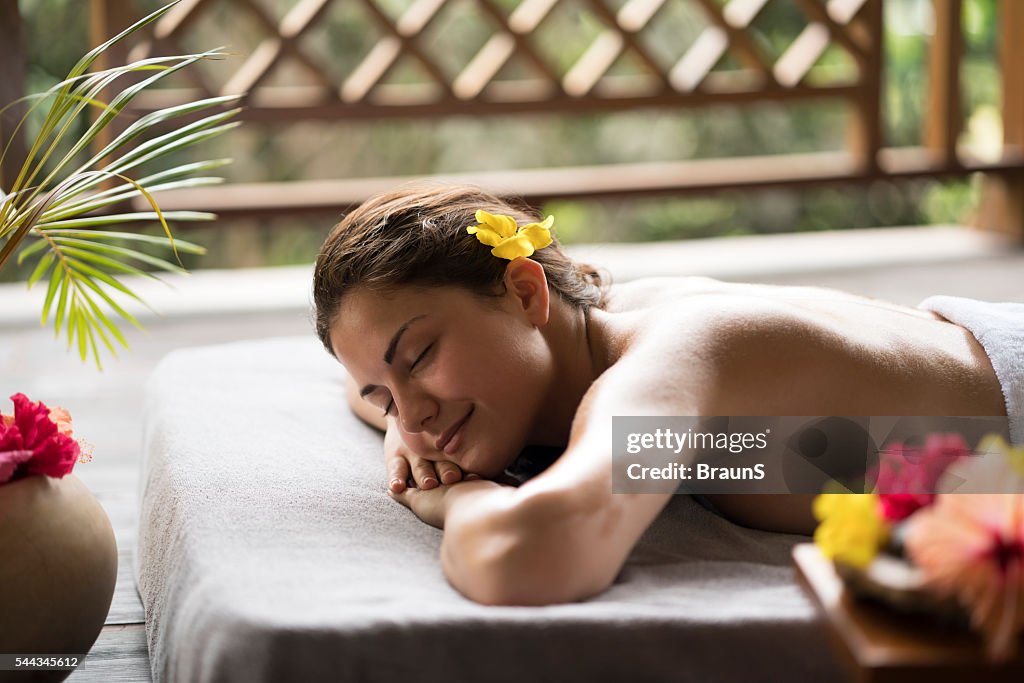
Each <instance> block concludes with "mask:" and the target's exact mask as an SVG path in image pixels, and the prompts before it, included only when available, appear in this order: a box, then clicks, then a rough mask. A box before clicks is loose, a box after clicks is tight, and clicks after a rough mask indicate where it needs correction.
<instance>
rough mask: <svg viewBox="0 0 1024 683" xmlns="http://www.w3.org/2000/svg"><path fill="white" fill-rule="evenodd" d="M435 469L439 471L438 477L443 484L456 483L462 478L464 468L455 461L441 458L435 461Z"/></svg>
mask: <svg viewBox="0 0 1024 683" xmlns="http://www.w3.org/2000/svg"><path fill="white" fill-rule="evenodd" d="M434 470H436V471H437V478H438V481H440V482H441V483H442V484H454V483H455V482H457V481H460V480H461V479H462V470H461V469H459V466H458V465H456V464H455V463H453V462H448V461H447V460H440V461H438V462H435V463H434Z"/></svg>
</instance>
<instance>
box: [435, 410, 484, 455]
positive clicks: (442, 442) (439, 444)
mask: <svg viewBox="0 0 1024 683" xmlns="http://www.w3.org/2000/svg"><path fill="white" fill-rule="evenodd" d="M473 410H474V408H470V409H469V412H468V413H466V416H465V417H463V418H462V419H461V420H459V421H458V422H456V423H455V424H453V425H452V426H451V427H449V428H448V430H447V431H446V432H445V433H444V434H442V435H441V438H439V439H438V440H437V441H436V442H435V443H434V448H436V449H437V450H439V451H441V450H444V447H445V446H447V445H448V442H449V441H451V440H452V437H453V436H455V433H456V432H457V431H459V430H460V429H461V428H462V425H464V424H466V420H468V419H469V416H470V415H472V414H473Z"/></svg>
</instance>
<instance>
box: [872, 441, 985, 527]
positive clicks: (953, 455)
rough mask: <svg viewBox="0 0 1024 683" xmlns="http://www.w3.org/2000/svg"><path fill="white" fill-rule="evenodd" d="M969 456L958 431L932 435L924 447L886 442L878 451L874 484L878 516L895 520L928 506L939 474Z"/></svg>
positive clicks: (891, 520) (933, 495) (904, 517)
mask: <svg viewBox="0 0 1024 683" xmlns="http://www.w3.org/2000/svg"><path fill="white" fill-rule="evenodd" d="M970 455H971V450H970V449H969V448H968V447H967V444H966V443H965V442H964V440H963V438H961V437H960V435H959V434H932V435H930V436H928V437H927V438H926V439H925V443H924V446H909V445H904V444H903V443H898V442H897V443H892V444H889V446H888V447H886V448H885V449H884V450H883V451H882V453H881V456H882V457H881V462H880V463H879V468H878V479H877V487H876V490H877V491H878V502H879V505H880V506H881V509H882V516H883V517H884V518H885V519H887V520H889V521H890V522H898V521H899V520H901V519H906V518H907V517H909V516H910V515H912V514H913V513H914V512H916V511H917V510H919V509H920V508H923V507H926V506H928V505H931V504H932V501H934V500H935V493H936V491H935V488H936V486H937V485H938V481H939V477H941V476H942V473H943V472H945V471H946V469H947V468H948V467H949V466H950V465H952V464H953V463H954V462H955V461H956V459H957V458H961V457H968V456H970Z"/></svg>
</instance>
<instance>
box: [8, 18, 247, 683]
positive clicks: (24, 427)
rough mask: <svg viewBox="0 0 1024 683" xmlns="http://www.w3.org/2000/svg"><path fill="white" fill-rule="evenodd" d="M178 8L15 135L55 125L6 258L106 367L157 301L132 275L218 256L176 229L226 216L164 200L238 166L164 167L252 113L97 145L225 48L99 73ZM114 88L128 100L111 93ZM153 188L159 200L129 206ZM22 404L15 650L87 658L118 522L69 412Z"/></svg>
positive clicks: (38, 153) (34, 163) (31, 157)
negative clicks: (147, 302)
mask: <svg viewBox="0 0 1024 683" xmlns="http://www.w3.org/2000/svg"><path fill="white" fill-rule="evenodd" d="M175 4H176V2H172V3H170V4H169V5H167V6H165V7H163V8H161V9H159V10H157V11H156V12H153V13H152V14H150V15H149V16H147V17H145V18H144V19H142V20H140V21H138V22H137V23H135V24H134V25H132V26H130V27H128V28H127V29H125V30H124V31H123V32H121V33H120V34H119V35H117V36H115V37H113V38H111V39H110V40H108V41H107V42H105V43H103V44H102V45H99V46H98V47H96V48H94V49H93V50H91V51H89V52H88V53H87V54H86V55H85V56H84V57H82V58H81V59H80V60H79V61H78V63H77V64H75V66H74V67H73V68H72V69H71V71H70V72H69V73H68V75H67V77H66V78H65V79H64V80H62V81H61V82H60V83H57V84H56V85H54V86H53V87H51V88H50V89H48V90H47V91H45V92H43V93H39V94H37V95H31V96H28V97H26V98H22V100H19V103H21V102H24V103H25V106H26V108H27V109H28V111H27V113H26V114H25V116H24V117H23V118H22V119H21V123H20V124H19V125H18V127H17V128H16V129H15V130H14V131H12V134H18V132H19V130H20V129H21V128H22V127H24V124H26V121H37V120H41V124H40V125H39V129H38V131H37V132H36V133H35V135H34V139H32V140H31V142H30V144H28V145H27V154H26V155H25V159H24V163H23V164H22V166H21V169H20V172H18V173H17V174H16V177H15V178H14V179H13V183H12V184H11V185H10V186H9V187H4V188H0V268H3V267H4V266H5V265H9V264H11V263H15V262H16V263H19V264H26V263H27V264H28V265H27V266H26V270H29V269H30V273H31V274H30V275H29V276H28V285H29V287H32V286H34V285H37V284H40V285H43V286H45V288H46V293H45V297H44V300H43V305H42V314H41V323H42V324H43V325H46V324H48V323H49V322H50V321H52V325H53V329H54V332H55V334H56V335H61V334H62V333H63V334H65V335H66V337H67V341H68V347H69V348H71V347H76V348H77V352H78V354H79V355H80V357H81V358H82V360H83V361H84V360H86V359H88V358H89V357H92V359H93V361H94V362H95V363H96V365H97V367H100V365H101V360H100V356H101V348H105V349H106V350H107V351H109V352H110V353H112V354H114V355H116V348H117V346H123V347H127V342H126V341H125V338H124V335H123V334H122V332H121V330H120V327H119V322H127V323H129V324H132V325H135V326H139V322H138V320H137V319H136V318H135V317H134V316H133V315H132V314H131V313H130V312H129V311H128V310H127V309H126V308H125V304H126V302H127V301H128V300H129V299H135V300H138V301H141V299H140V298H139V297H138V296H137V295H136V294H135V293H134V292H133V291H132V288H131V286H130V280H129V279H127V278H125V277H124V276H126V275H128V276H139V275H141V276H145V277H155V276H154V275H152V273H151V272H150V271H151V269H154V268H155V269H160V270H165V271H171V272H183V271H184V269H183V267H182V264H181V261H180V258H179V257H178V255H179V254H180V253H183V252H185V253H203V249H202V248H201V247H199V246H198V245H195V244H192V243H189V242H185V241H182V240H177V239H175V238H174V237H173V235H172V233H171V229H170V224H171V223H173V222H175V221H194V220H209V219H211V218H213V216H212V215H210V214H204V213H197V212H184V211H176V212H162V211H161V210H160V207H159V205H158V203H157V200H156V198H155V197H154V195H156V194H158V193H159V192H160V191H161V190H169V189H176V188H184V187H194V186H197V185H207V184H211V183H216V182H219V181H220V179H219V178H211V177H208V176H206V175H205V174H206V173H207V172H209V171H211V170H213V169H216V168H218V167H220V166H222V165H223V164H225V163H227V161H226V160H212V161H202V162H190V163H182V164H178V165H171V167H170V168H159V169H158V170H152V169H153V167H154V166H155V165H159V164H160V163H161V162H165V161H166V160H167V158H168V157H170V156H171V155H173V154H175V153H177V152H179V151H181V150H183V149H186V148H189V147H192V146H194V145H197V144H199V143H202V142H204V141H206V140H209V139H210V138H213V137H216V136H218V135H221V134H223V133H224V132H226V131H228V130H230V129H231V128H232V127H234V126H235V125H237V124H236V123H235V122H233V121H232V120H231V119H232V118H233V117H234V116H235V114H236V113H237V112H238V111H239V110H238V109H237V108H231V104H232V103H233V101H234V100H236V99H237V98H233V97H211V98H207V99H201V100H197V101H192V102H186V103H183V104H180V105H176V106H171V107H166V108H164V109H160V110H158V111H153V112H151V113H148V114H145V115H144V116H141V117H139V118H137V119H135V120H133V121H130V122H128V123H127V124H126V125H122V126H121V127H120V131H119V132H118V133H116V134H115V135H112V136H110V137H111V138H112V139H111V140H110V141H109V143H107V144H105V145H103V146H102V148H100V149H96V140H98V139H101V138H100V136H101V133H103V132H104V131H109V130H111V128H108V127H109V126H110V124H111V123H112V122H113V121H114V120H115V119H117V118H118V116H122V120H123V112H124V110H125V108H126V107H127V105H128V104H129V103H130V102H131V101H132V100H133V98H135V97H136V95H138V94H139V93H140V92H142V91H143V90H145V89H146V88H150V87H152V86H154V85H156V84H158V83H159V82H160V81H162V80H163V79H165V78H167V77H168V76H171V75H172V74H174V73H177V72H179V71H181V70H182V69H187V68H189V67H190V66H192V65H194V64H196V63H197V62H200V61H201V60H208V59H217V58H220V57H223V56H224V53H223V51H222V50H220V49H216V50H210V51H207V52H202V53H197V54H188V55H177V56H164V57H150V58H146V59H141V60H137V61H133V62H131V63H130V64H125V65H122V66H114V67H110V68H102V69H94V68H93V67H94V66H95V64H96V62H97V59H98V58H99V57H100V56H101V55H103V54H104V53H105V52H107V51H108V50H109V49H110V47H111V46H112V45H114V44H116V43H118V42H120V41H123V40H125V39H126V38H128V37H129V36H131V35H132V34H134V33H136V32H137V31H139V30H140V29H142V28H143V27H145V26H147V25H149V24H151V23H153V22H155V21H157V20H158V19H160V17H162V16H163V15H164V14H166V13H167V12H168V11H169V10H170V9H171V8H172V7H173V6H174V5H175ZM110 92H114V93H116V94H115V95H114V96H113V97H110V98H107V100H106V101H104V94H105V93H110ZM0 104H2V103H0ZM13 104H16V103H9V104H8V105H7V107H10V106H12V105H13ZM5 108H6V107H5ZM90 113H91V114H93V118H92V119H91V120H90V122H89V123H88V124H87V125H86V127H85V132H84V134H81V135H79V136H71V135H70V134H69V131H70V130H72V129H73V124H74V123H75V122H76V121H78V120H80V119H81V118H82V117H85V116H87V115H88V114H90ZM119 123H120V121H119ZM11 139H13V138H11V137H8V139H6V140H5V139H4V138H3V137H2V136H0V153H3V154H6V153H7V151H8V150H9V149H10V147H11V144H10V143H11ZM143 168H146V169H150V170H147V171H146V172H142V171H141V170H140V169H143ZM139 197H141V198H143V199H144V201H145V205H146V206H147V207H148V209H149V210H147V211H141V212H140V211H131V210H129V211H119V210H118V208H117V207H120V206H124V205H125V202H127V201H129V200H132V199H137V198H139ZM146 221H148V222H151V223H155V224H159V225H160V226H161V228H162V231H163V234H162V235H149V234H143V233H141V232H136V231H132V230H130V229H125V228H126V227H128V226H132V225H138V224H139V223H141V222H146ZM153 249H157V250H160V252H161V253H162V254H164V256H158V255H154V253H153ZM143 303H144V302H143ZM12 399H13V400H14V404H15V408H14V412H13V414H9V415H4V414H2V413H0V548H3V552H2V553H0V605H2V606H3V607H2V609H0V652H4V653H26V654H43V653H69V654H76V653H77V654H84V653H86V652H87V651H88V650H89V648H91V647H92V644H93V642H94V641H95V639H96V637H97V635H98V634H99V631H100V629H101V628H102V625H103V622H104V620H105V618H106V615H107V611H108V610H109V607H110V601H111V598H112V595H113V589H114V583H115V579H116V574H117V548H116V544H115V541H114V535H113V531H112V529H111V526H110V521H109V519H108V518H107V516H106V513H105V512H104V511H103V508H102V507H101V506H100V505H99V503H98V502H97V501H96V499H95V497H94V496H93V495H92V494H91V493H90V492H89V490H88V489H87V488H86V487H85V486H84V484H82V483H81V481H80V480H78V479H77V478H76V477H75V476H74V475H73V474H72V473H71V470H72V468H73V467H74V464H75V462H77V461H79V458H81V457H82V455H81V452H80V451H81V449H80V447H79V445H78V443H77V442H75V441H74V438H73V436H72V434H71V429H70V418H69V417H68V416H67V413H66V412H64V411H62V410H59V409H52V410H51V409H49V408H47V407H46V406H45V405H44V404H42V403H41V402H36V403H33V402H31V401H30V400H29V399H28V398H27V397H24V396H22V395H21V394H15V395H14V396H12ZM64 673H65V674H66V673H67V671H65V672H64Z"/></svg>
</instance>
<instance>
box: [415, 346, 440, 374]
mask: <svg viewBox="0 0 1024 683" xmlns="http://www.w3.org/2000/svg"><path fill="white" fill-rule="evenodd" d="M432 348H434V345H433V344H430V345H429V346H427V348H425V349H423V353H421V354H420V355H419V358H417V359H416V360H414V361H413V363H412V365H411V366H409V370H413V369H414V368H415V367H416V366H417V365H419V362H420V361H421V360H423V359H424V358H425V357H426V355H427V354H428V353H429V352H430V349H432Z"/></svg>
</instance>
